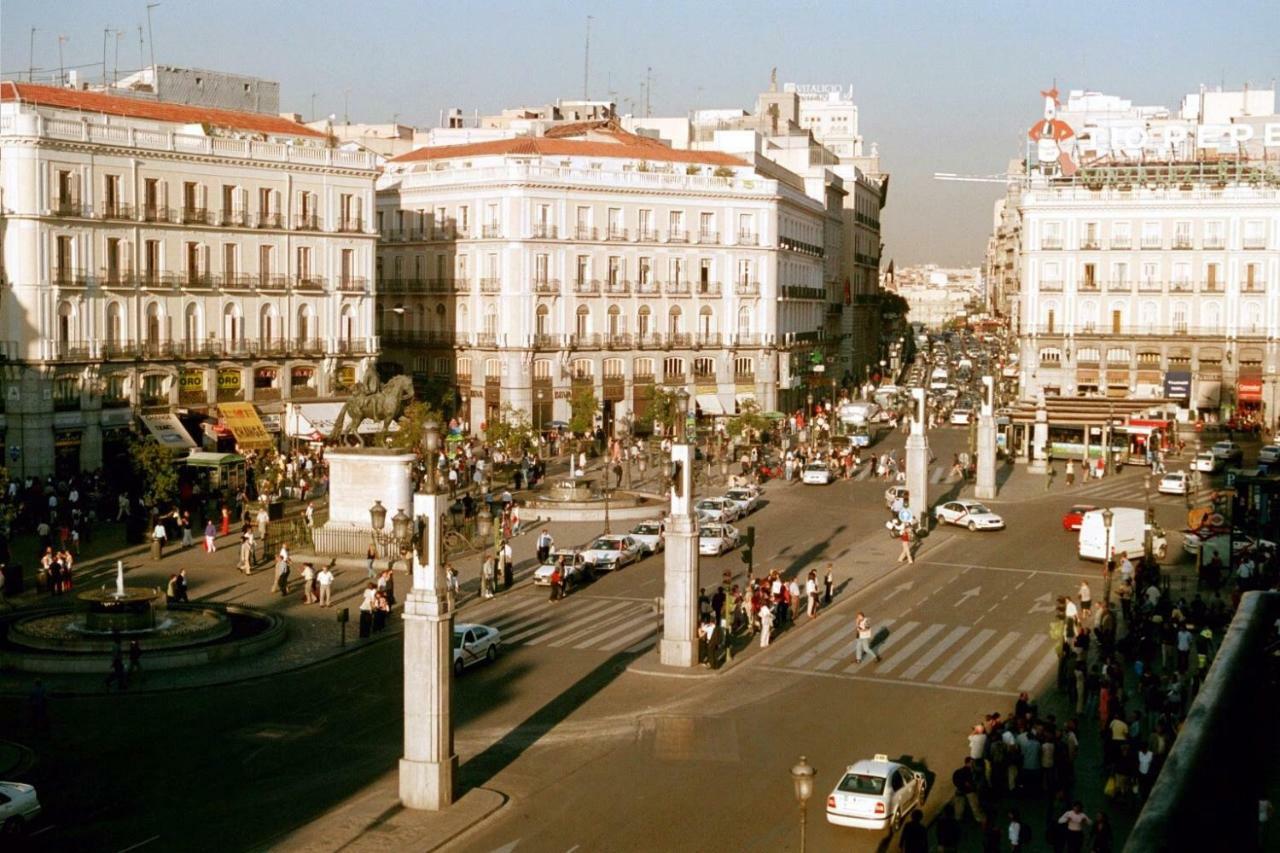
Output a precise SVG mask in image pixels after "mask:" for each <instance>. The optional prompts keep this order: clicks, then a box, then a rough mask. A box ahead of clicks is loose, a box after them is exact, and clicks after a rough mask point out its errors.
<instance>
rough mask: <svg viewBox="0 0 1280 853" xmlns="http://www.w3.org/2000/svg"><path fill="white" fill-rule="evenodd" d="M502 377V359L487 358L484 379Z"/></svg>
mask: <svg viewBox="0 0 1280 853" xmlns="http://www.w3.org/2000/svg"><path fill="white" fill-rule="evenodd" d="M501 378H502V359H500V358H486V359H485V360H484V379H485V381H486V382H488V381H489V380H491V379H501Z"/></svg>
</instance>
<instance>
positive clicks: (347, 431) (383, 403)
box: [329, 374, 413, 442]
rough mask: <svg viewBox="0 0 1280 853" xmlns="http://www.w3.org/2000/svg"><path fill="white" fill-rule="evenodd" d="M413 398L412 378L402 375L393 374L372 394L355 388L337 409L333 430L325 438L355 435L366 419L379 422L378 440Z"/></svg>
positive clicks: (334, 438)
mask: <svg viewBox="0 0 1280 853" xmlns="http://www.w3.org/2000/svg"><path fill="white" fill-rule="evenodd" d="M412 401H413V380H412V379H410V378H409V377H408V376H404V375H403V374H402V375H400V376H393V377H391V379H389V380H388V381H387V383H386V384H385V385H383V386H382V387H381V388H380V389H378V390H377V391H375V392H373V393H369V392H367V391H363V390H362V389H359V388H357V390H356V392H355V393H354V394H352V396H351V397H350V399H348V400H347V402H346V403H344V404H343V406H342V411H340V412H338V417H337V418H336V419H335V420H334V422H333V432H332V433H330V435H329V438H330V439H331V440H332V441H335V442H341V441H344V440H345V439H346V438H347V437H348V436H352V435H355V434H356V432H357V431H358V430H359V429H360V425H361V424H362V423H364V422H365V420H366V419H369V420H375V421H382V432H381V433H380V434H379V435H378V440H379V441H381V440H382V439H383V438H384V437H385V436H386V434H387V430H388V429H389V428H390V427H391V422H392V421H394V420H396V419H398V418H399V417H400V416H401V415H403V414H404V410H405V407H406V406H408V405H409V403H411V402H412Z"/></svg>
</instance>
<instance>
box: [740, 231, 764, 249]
mask: <svg viewBox="0 0 1280 853" xmlns="http://www.w3.org/2000/svg"><path fill="white" fill-rule="evenodd" d="M738 245H739V246H759V245H760V235H759V234H756V233H755V232H754V231H739V232H738Z"/></svg>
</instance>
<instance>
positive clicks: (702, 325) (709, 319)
mask: <svg viewBox="0 0 1280 853" xmlns="http://www.w3.org/2000/svg"><path fill="white" fill-rule="evenodd" d="M715 328H716V321H715V317H714V315H713V314H712V312H711V306H710V305H703V306H702V308H700V309H699V310H698V334H699V335H702V336H703V337H704V338H709V337H711V335H713V334H714V333H715Z"/></svg>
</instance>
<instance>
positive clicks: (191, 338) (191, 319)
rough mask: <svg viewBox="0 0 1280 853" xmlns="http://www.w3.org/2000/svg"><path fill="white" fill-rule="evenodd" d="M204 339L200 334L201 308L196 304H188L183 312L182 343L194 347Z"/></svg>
mask: <svg viewBox="0 0 1280 853" xmlns="http://www.w3.org/2000/svg"><path fill="white" fill-rule="evenodd" d="M202 337H204V336H203V335H201V334H200V306H199V305H197V304H196V303H194V302H188V303H187V307H186V308H184V309H183V311H182V342H183V343H184V344H186V345H187V346H188V347H194V346H196V345H197V344H198V343H200V339H201V338H202Z"/></svg>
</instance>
